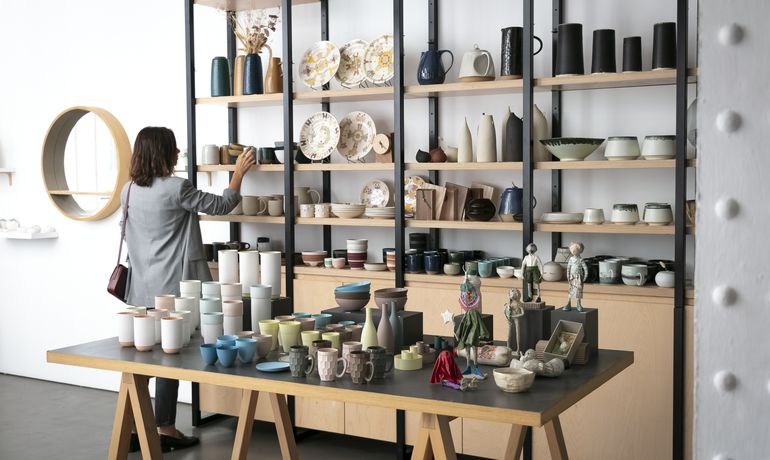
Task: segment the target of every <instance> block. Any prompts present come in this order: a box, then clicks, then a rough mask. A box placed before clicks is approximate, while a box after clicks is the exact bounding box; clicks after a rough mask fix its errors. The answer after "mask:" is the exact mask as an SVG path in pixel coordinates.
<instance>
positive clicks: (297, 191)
mask: <svg viewBox="0 0 770 460" xmlns="http://www.w3.org/2000/svg"><path fill="white" fill-rule="evenodd" d="M313 194H315V198H316V199H315V200H313V199H312V198H311V195H313ZM294 196H295V197H297V204H318V203H320V202H321V194H320V193H318V190H315V189H312V188H310V187H294Z"/></svg>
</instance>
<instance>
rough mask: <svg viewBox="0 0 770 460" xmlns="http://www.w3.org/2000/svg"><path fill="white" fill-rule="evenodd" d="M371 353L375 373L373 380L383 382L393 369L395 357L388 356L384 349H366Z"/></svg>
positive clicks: (370, 357)
mask: <svg viewBox="0 0 770 460" xmlns="http://www.w3.org/2000/svg"><path fill="white" fill-rule="evenodd" d="M366 351H368V352H369V359H370V360H371V362H372V366H373V367H374V373H373V375H372V380H382V379H384V378H385V374H386V373H388V372H390V371H391V369H393V356H392V355H388V354H387V353H386V352H387V350H385V348H384V347H379V346H377V347H369V348H367V349H366Z"/></svg>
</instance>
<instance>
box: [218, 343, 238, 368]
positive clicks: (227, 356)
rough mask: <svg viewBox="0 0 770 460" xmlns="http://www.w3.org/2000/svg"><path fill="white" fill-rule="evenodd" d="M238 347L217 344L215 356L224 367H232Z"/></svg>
mask: <svg viewBox="0 0 770 460" xmlns="http://www.w3.org/2000/svg"><path fill="white" fill-rule="evenodd" d="M236 356H238V348H236V347H235V346H233V345H217V358H219V362H220V363H221V364H222V365H223V366H224V367H233V364H235V358H236Z"/></svg>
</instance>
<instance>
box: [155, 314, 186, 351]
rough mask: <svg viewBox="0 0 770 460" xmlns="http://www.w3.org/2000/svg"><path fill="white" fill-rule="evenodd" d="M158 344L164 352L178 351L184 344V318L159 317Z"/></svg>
mask: <svg viewBox="0 0 770 460" xmlns="http://www.w3.org/2000/svg"><path fill="white" fill-rule="evenodd" d="M160 335H161V339H160V340H161V341H160V346H161V348H163V351H164V352H165V353H179V350H181V349H182V346H184V337H183V335H184V318H182V317H180V316H166V317H164V318H161V319H160Z"/></svg>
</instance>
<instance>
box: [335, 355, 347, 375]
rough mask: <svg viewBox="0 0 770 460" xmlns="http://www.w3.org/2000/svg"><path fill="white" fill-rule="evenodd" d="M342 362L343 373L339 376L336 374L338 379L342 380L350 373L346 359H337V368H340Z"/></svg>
mask: <svg viewBox="0 0 770 460" xmlns="http://www.w3.org/2000/svg"><path fill="white" fill-rule="evenodd" d="M340 361H342V372H340V373H339V374H334V375H336V376H337V378H338V379H341V378H342V376H344V375H345V373H346V372H347V371H348V362H347V361H345V358H337V366H339V364H340Z"/></svg>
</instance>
